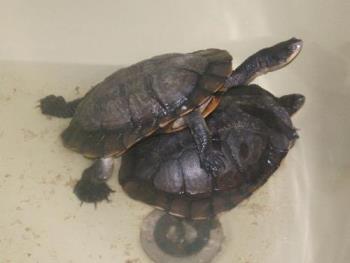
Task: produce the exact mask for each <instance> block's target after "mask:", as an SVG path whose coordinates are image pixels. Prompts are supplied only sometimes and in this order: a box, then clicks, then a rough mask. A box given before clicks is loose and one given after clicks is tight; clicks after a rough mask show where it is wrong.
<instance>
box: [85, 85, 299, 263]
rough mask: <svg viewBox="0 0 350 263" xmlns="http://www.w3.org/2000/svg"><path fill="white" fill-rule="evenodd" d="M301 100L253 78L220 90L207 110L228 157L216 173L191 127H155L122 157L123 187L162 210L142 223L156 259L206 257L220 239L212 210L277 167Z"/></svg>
mask: <svg viewBox="0 0 350 263" xmlns="http://www.w3.org/2000/svg"><path fill="white" fill-rule="evenodd" d="M304 101H305V97H304V96H303V95H300V94H290V95H286V96H282V97H280V98H276V97H275V96H273V95H272V94H271V93H269V92H268V91H266V90H264V89H262V88H261V87H259V86H257V85H250V86H241V87H236V88H235V89H232V90H229V91H228V92H227V93H226V94H225V95H223V98H222V100H221V104H220V106H219V107H218V108H217V109H216V111H215V112H213V113H212V114H211V115H210V116H209V117H208V118H207V124H208V128H209V130H210V131H211V133H212V136H213V137H212V139H213V145H214V147H215V149H216V151H218V152H220V153H222V155H223V156H224V160H225V170H224V171H222V173H220V174H217V175H215V176H213V175H211V174H210V173H208V172H207V171H206V170H205V169H203V168H202V167H201V165H200V157H199V155H198V152H197V150H196V145H195V143H194V142H193V140H192V138H191V134H190V131H188V130H183V131H180V132H178V133H175V134H159V135H154V136H152V137H151V138H148V139H145V140H144V141H142V142H140V143H138V144H137V145H135V147H133V148H132V149H130V151H128V152H127V153H126V154H125V155H124V156H123V157H122V162H121V168H120V171H119V182H120V184H121V185H122V187H123V189H124V191H125V192H126V193H127V194H128V195H129V196H130V197H131V198H133V199H136V200H139V201H142V202H145V203H147V204H150V205H153V206H155V207H156V208H159V209H160V210H163V212H161V211H160V210H158V209H156V210H155V211H153V212H152V213H151V214H150V215H148V216H147V217H146V218H145V220H144V222H143V224H142V228H141V244H142V247H143V248H144V250H145V252H146V253H147V254H148V255H149V256H150V257H151V258H152V259H153V260H154V261H155V262H169V263H182V262H186V263H188V262H193V263H194V262H211V260H212V259H213V258H214V257H215V255H216V254H217V253H218V252H219V251H220V249H221V244H222V242H223V239H224V235H223V231H222V228H221V225H220V223H219V221H218V219H217V215H218V214H219V213H220V212H223V211H228V210H230V209H232V208H234V207H235V206H236V205H238V204H239V203H240V202H242V201H243V200H244V199H246V198H248V197H249V196H250V195H252V194H253V193H254V191H255V190H257V189H258V188H259V187H261V186H262V185H263V184H264V183H265V182H266V181H267V180H268V179H269V177H270V176H271V175H272V174H273V173H274V171H275V170H276V169H277V168H278V167H279V165H280V163H281V161H282V160H283V158H284V157H285V156H286V155H287V153H288V151H289V150H290V148H291V147H292V146H293V145H294V143H295V141H296V139H297V138H298V135H297V133H296V130H295V128H294V126H293V124H292V122H291V118H290V117H291V116H292V115H293V114H294V113H295V112H297V111H298V110H299V109H300V108H301V107H302V106H303V104H304ZM290 130H293V131H294V133H293V134H294V135H293V137H290V136H289V135H288V133H289V132H290ZM86 183H87V184H88V185H89V184H90V185H92V183H89V182H88V181H86Z"/></svg>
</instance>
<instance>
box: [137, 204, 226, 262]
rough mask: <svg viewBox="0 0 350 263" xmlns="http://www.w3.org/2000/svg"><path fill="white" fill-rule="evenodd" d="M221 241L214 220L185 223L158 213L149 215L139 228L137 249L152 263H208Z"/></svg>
mask: <svg viewBox="0 0 350 263" xmlns="http://www.w3.org/2000/svg"><path fill="white" fill-rule="evenodd" d="M223 240H224V235H223V232H222V228H221V225H220V223H219V222H218V221H217V220H200V221H192V220H185V219H181V218H177V217H174V216H172V215H169V214H167V213H165V212H163V211H159V210H154V211H153V212H151V213H150V214H149V215H148V216H147V217H146V218H145V219H144V220H143V223H142V227H141V245H142V247H143V249H144V250H145V252H146V253H147V255H148V256H149V257H150V258H152V259H153V260H154V261H155V262H156V263H161V262H167V263H184V262H186V263H192V262H193V263H194V262H196V263H198V262H200V263H209V262H211V261H212V260H213V258H214V257H215V256H216V255H217V253H218V252H219V251H220V249H221V244H222V242H223Z"/></svg>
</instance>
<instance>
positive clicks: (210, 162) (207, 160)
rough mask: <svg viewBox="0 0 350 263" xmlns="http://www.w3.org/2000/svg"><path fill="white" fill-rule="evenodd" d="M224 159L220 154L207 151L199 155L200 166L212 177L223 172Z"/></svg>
mask: <svg viewBox="0 0 350 263" xmlns="http://www.w3.org/2000/svg"><path fill="white" fill-rule="evenodd" d="M224 160H225V157H224V155H223V154H222V153H221V152H218V151H215V150H210V151H209V150H208V151H206V152H205V153H203V154H202V155H201V166H202V168H203V169H205V170H206V171H207V172H208V173H209V174H211V175H213V176H217V175H220V174H221V173H223V172H224V170H225V167H226V166H225V161H224Z"/></svg>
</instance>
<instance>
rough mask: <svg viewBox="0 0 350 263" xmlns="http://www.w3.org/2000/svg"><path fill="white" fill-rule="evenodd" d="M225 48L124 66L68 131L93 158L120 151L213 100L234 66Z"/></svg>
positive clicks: (83, 106)
mask: <svg viewBox="0 0 350 263" xmlns="http://www.w3.org/2000/svg"><path fill="white" fill-rule="evenodd" d="M231 62H232V57H231V55H230V54H229V53H228V52H227V51H224V50H219V49H207V50H201V51H196V52H193V53H188V54H165V55H161V56H156V57H153V58H151V59H148V60H144V61H142V62H139V63H137V64H134V65H132V66H130V67H127V68H124V69H121V70H119V71H117V72H115V73H114V74H112V75H111V76H109V77H107V78H106V79H105V80H103V81H102V82H101V83H99V84H97V85H96V86H95V87H93V88H92V89H91V90H90V91H89V92H88V93H87V94H86V96H85V97H84V99H83V100H82V102H81V103H80V104H79V106H78V108H77V110H76V113H75V115H74V116H73V119H72V121H71V123H70V125H69V127H68V128H67V129H66V130H65V131H64V132H63V134H62V138H63V143H64V145H65V146H66V147H68V148H70V149H72V150H75V151H78V152H80V153H82V154H84V155H86V156H88V157H92V158H97V157H102V156H113V155H114V156H119V155H121V154H122V153H123V152H124V151H125V150H126V149H128V148H129V147H130V146H131V145H133V144H134V143H135V142H137V141H138V140H140V139H142V138H143V137H145V136H148V135H150V134H151V133H153V132H154V131H156V130H157V129H159V128H160V127H164V126H166V125H167V124H169V123H170V122H172V121H174V120H176V119H177V118H179V117H181V116H183V115H185V114H187V113H188V112H190V111H191V110H193V109H194V108H197V107H199V106H200V105H202V104H205V103H208V101H209V100H210V99H211V98H212V94H213V93H214V92H215V91H217V90H218V89H220V88H221V87H222V86H223V84H224V82H225V80H226V78H227V76H228V75H229V74H230V73H231V71H232V63H231Z"/></svg>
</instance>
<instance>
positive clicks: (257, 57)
mask: <svg viewBox="0 0 350 263" xmlns="http://www.w3.org/2000/svg"><path fill="white" fill-rule="evenodd" d="M301 49H302V40H299V39H296V38H291V39H289V40H287V41H283V42H280V43H278V44H276V45H274V46H271V47H268V48H264V49H262V50H260V51H258V52H256V53H254V54H253V55H251V56H250V57H248V58H247V59H246V60H245V61H244V62H243V63H242V64H241V65H240V66H238V67H237V68H236V69H235V70H234V71H232V57H231V55H230V54H229V53H228V52H227V51H226V50H221V49H214V48H211V49H206V50H199V51H195V52H192V53H185V54H183V53H170V54H164V55H159V56H155V57H152V58H150V59H146V60H143V61H141V62H139V63H136V64H134V65H132V66H129V67H126V68H123V69H120V70H118V71H116V72H115V73H113V74H112V75H110V76H109V77H107V78H105V79H104V80H103V81H102V82H100V83H98V84H97V85H95V86H94V87H92V88H91V90H89V91H88V92H87V94H86V95H85V96H84V97H82V98H78V99H75V100H73V101H71V102H66V100H65V99H64V98H63V97H61V96H55V95H49V96H47V97H45V98H43V99H41V100H40V108H41V111H42V113H44V114H46V115H51V116H56V117H64V118H69V117H72V120H71V121H70V124H69V126H68V127H67V128H66V129H65V130H64V131H63V133H62V135H61V137H62V140H63V144H64V146H66V147H67V148H69V149H71V150H74V151H76V152H79V153H81V154H83V155H84V156H85V157H88V158H91V159H95V161H94V163H93V164H92V165H91V166H90V167H88V168H87V169H85V170H84V172H83V175H82V176H83V177H84V176H88V177H92V178H93V180H94V181H95V182H101V183H103V182H105V181H106V180H107V179H108V178H109V177H110V176H111V175H112V173H113V169H114V162H113V158H116V157H119V156H121V155H122V154H124V153H125V152H126V151H127V150H128V149H129V148H130V147H131V146H133V145H134V144H135V143H137V142H138V141H140V140H141V139H143V138H145V137H148V136H150V135H151V134H153V133H155V132H157V133H171V132H176V131H179V130H181V129H183V128H185V127H188V128H189V129H190V131H191V134H192V137H193V139H194V141H195V143H196V145H197V151H198V152H199V156H200V160H201V166H202V167H204V168H205V169H206V170H207V171H208V172H210V173H212V174H217V173H220V170H222V169H224V160H223V156H222V154H221V153H219V152H217V151H215V150H214V147H213V143H212V140H211V134H210V132H209V130H208V127H207V125H206V122H205V119H204V118H205V117H207V116H208V115H209V114H210V113H211V112H212V111H213V110H214V109H215V108H216V107H217V106H218V104H219V101H220V96H216V95H218V94H220V93H224V92H226V91H227V90H229V89H230V88H232V87H236V86H239V85H243V84H248V83H250V82H251V81H252V80H253V79H254V78H255V77H257V76H258V75H260V74H264V73H266V72H269V71H273V70H276V69H279V68H282V67H284V66H285V65H287V64H289V63H290V62H291V61H292V60H293V59H294V58H295V57H296V56H297V55H298V54H299V53H300V51H301ZM291 132H292V131H291ZM290 136H293V134H292V133H291V134H290ZM103 185H105V184H101V187H102V186H103ZM75 190H76V191H75V192H76V194H77V196H78V198H79V199H80V200H81V201H85V202H98V201H102V200H103V199H107V198H108V192H111V189H107V188H105V191H106V193H105V194H104V195H101V196H92V195H90V194H89V191H88V189H86V188H85V187H83V186H82V185H81V184H78V185H77V186H76V187H75ZM86 191H87V192H86ZM101 192H103V191H101Z"/></svg>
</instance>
